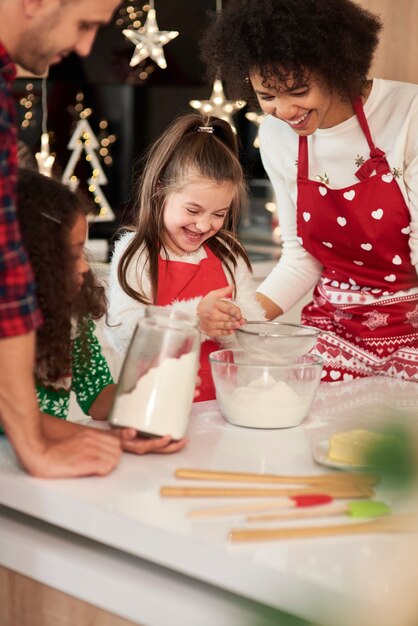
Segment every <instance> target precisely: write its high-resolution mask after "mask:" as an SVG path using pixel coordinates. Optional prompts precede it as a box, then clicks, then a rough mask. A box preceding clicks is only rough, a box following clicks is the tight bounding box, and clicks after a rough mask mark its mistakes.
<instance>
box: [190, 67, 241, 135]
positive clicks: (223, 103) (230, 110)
mask: <svg viewBox="0 0 418 626" xmlns="http://www.w3.org/2000/svg"><path fill="white" fill-rule="evenodd" d="M189 104H190V106H191V107H192V108H193V109H196V110H197V111H200V113H204V114H206V115H213V116H215V117H220V118H221V119H222V120H225V121H226V122H229V124H231V126H232V129H233V131H234V132H237V131H236V128H235V126H234V123H233V121H232V115H233V114H234V113H235V111H239V110H240V109H242V107H243V106H245V102H243V101H241V100H227V99H226V98H225V93H224V89H223V85H222V82H221V81H220V80H219V79H217V80H215V82H214V83H213V89H212V94H211V96H210V98H209V100H190V102H189Z"/></svg>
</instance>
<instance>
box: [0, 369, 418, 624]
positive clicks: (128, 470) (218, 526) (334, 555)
mask: <svg viewBox="0 0 418 626" xmlns="http://www.w3.org/2000/svg"><path fill="white" fill-rule="evenodd" d="M417 408H418V387H417V386H416V385H415V384H414V383H402V382H396V381H389V380H387V379H369V380H362V381H352V382H350V383H341V384H334V385H326V386H323V387H321V389H320V392H319V393H318V397H317V400H316V401H315V404H314V406H313V408H312V409H311V412H310V416H309V418H308V420H307V421H305V423H304V424H303V425H302V426H300V427H298V428H293V429H285V430H254V429H244V428H239V427H234V426H231V425H229V424H227V423H226V422H225V421H224V419H223V418H222V416H221V414H220V412H219V410H218V408H217V404H216V402H205V403H198V404H196V405H194V408H193V416H192V420H191V424H190V428H189V432H188V436H189V438H190V443H189V445H188V447H187V448H186V449H185V450H184V451H182V452H181V453H179V454H176V455H170V456H162V455H161V456H158V455H152V456H151V455H150V456H144V457H135V456H132V455H129V454H126V455H124V457H123V459H122V462H121V463H120V465H119V467H118V468H117V470H116V471H115V472H114V473H113V474H111V475H110V476H108V477H106V478H84V479H77V480H41V479H34V478H30V477H28V476H27V475H26V474H25V473H24V472H23V471H22V469H21V468H20V466H19V465H18V463H17V461H16V459H15V457H14V455H13V453H12V452H11V450H10V448H9V445H8V443H7V441H6V440H4V439H2V440H1V441H0V504H2V505H3V506H4V507H7V508H4V509H2V511H3V517H2V519H3V521H2V523H1V527H2V531H3V530H4V529H6V531H7V529H8V532H9V534H10V538H11V540H12V538H13V537H14V541H15V542H17V541H18V536H19V530H18V529H19V528H20V526H19V525H23V526H22V528H23V527H24V525H25V524H26V526H27V527H28V526H29V527H30V522H28V519H29V518H27V517H25V516H21V515H20V514H21V513H23V514H25V515H26V516H32V517H33V518H37V520H39V521H37V522H36V523H35V522H34V523H33V529H32V531H33V533H34V535H36V533H37V532H39V533H44V534H45V533H46V534H48V528H50V529H51V527H50V526H47V524H50V525H53V526H54V527H57V528H54V529H53V533H52V530H51V531H50V532H51V534H53V535H54V536H55V539H56V541H63V542H64V543H63V545H65V543H66V542H69V543H70V544H71V541H73V543H74V546H76V544H77V546H78V547H77V548H76V547H74V549H75V550H76V549H77V550H81V547H80V545H79V544H80V537H82V538H83V537H84V538H87V539H89V540H93V541H94V544H93V543H91V545H90V544H89V545H90V549H91V550H93V551H98V552H100V550H102V551H103V554H102V558H103V559H105V558H107V557H108V556H109V554H108V553H109V551H110V552H111V557H112V559H116V561H117V562H118V563H119V565H120V568H121V572H122V571H123V567H127V564H126V559H128V560H129V567H131V568H133V569H134V570H135V563H137V564H138V567H139V565H140V564H141V567H142V568H144V567H145V568H146V563H147V562H149V564H148V567H157V568H161V569H160V573H161V572H163V574H162V576H163V577H164V576H166V577H170V576H172V577H173V580H174V578H175V577H178V576H180V578H181V580H182V584H185V585H187V583H186V582H185V581H187V580H188V578H187V577H189V579H190V581H200V582H199V583H196V584H198V585H200V584H201V583H206V584H209V585H211V586H213V587H210V589H212V590H213V588H219V589H220V590H222V591H226V592H229V593H232V594H237V595H239V596H242V597H243V598H246V599H248V600H249V601H255V602H259V603H261V604H263V605H266V606H268V607H273V608H277V609H280V610H283V611H287V612H289V613H292V614H295V615H298V616H300V617H304V618H306V619H311V620H315V621H317V622H321V623H324V624H332V625H333V626H336V624H338V626H345V624H347V625H348V624H350V625H351V626H352V625H353V624H356V626H359V625H360V624H361V623H362V622H361V620H363V621H364V619H365V616H368V617H367V620H368V621H367V620H366V621H364V623H365V624H367V625H368V626H371V624H374V623H375V622H374V621H371V620H370V618H371V616H376V620H377V621H376V624H377V623H379V624H382V625H383V624H384V623H388V624H391V626H394V622H393V615H394V613H393V612H394V611H396V615H399V607H398V604H399V602H398V601H399V597H400V594H403V595H405V594H406V593H407V590H408V584H409V583H411V585H412V586H413V588H411V589H410V590H408V598H411V597H412V598H414V597H416V592H417V591H418V589H417V581H416V579H415V580H414V581H412V580H411V577H410V576H409V574H408V567H409V566H411V564H412V563H413V562H414V560H413V558H412V550H411V540H410V538H409V537H406V536H389V535H379V536H378V535H375V536H370V535H363V536H352V537H351V536H347V537H341V538H328V539H320V540H318V539H310V540H293V541H287V542H279V541H276V542H274V541H268V542H262V543H256V544H254V543H251V544H248V545H232V544H230V543H229V542H228V539H227V535H228V530H229V529H230V528H232V527H233V526H237V525H240V524H239V523H238V522H240V521H241V520H239V519H235V520H234V519H233V518H223V519H217V520H209V521H197V520H195V521H191V520H189V519H187V518H186V512H187V511H188V510H190V509H191V508H196V506H208V505H210V504H214V502H213V501H209V499H200V498H199V499H196V498H194V499H163V498H161V497H160V495H159V489H160V487H161V486H162V485H169V484H178V483H180V481H179V480H178V479H175V478H174V471H175V469H176V468H178V467H197V468H207V469H218V470H232V471H247V472H258V473H280V474H304V473H323V472H325V471H327V470H326V468H323V467H321V466H318V465H316V464H315V463H314V461H313V459H312V454H311V445H313V444H314V443H315V442H318V441H321V440H323V439H324V438H327V437H328V436H329V434H330V433H331V432H333V431H338V430H346V429H350V428H355V427H359V426H361V427H373V425H376V424H380V423H381V422H382V420H383V419H386V417H387V416H389V415H393V414H394V412H396V420H398V421H399V420H401V421H402V420H405V421H406V422H409V421H411V420H413V419H414V416H416V414H417ZM181 484H182V485H183V484H184V485H187V484H192V483H191V481H181ZM208 484H209V483H208ZM385 497H386V498H387V497H388V494H385ZM389 497H390V499H391V500H392V504H394V506H395V507H397V506H402V502H399V501H398V500H399V498H397V494H393V493H392V494H389ZM8 509H11V511H10V510H8ZM14 512H18V513H14ZM341 521H342V522H343V523H344V522H346V521H347V520H346V519H342V520H341V519H340V522H341ZM293 523H295V522H293ZM298 523H299V524H301V523H302V522H298ZM304 523H305V524H306V522H304ZM308 523H312V522H308ZM327 523H337V522H336V521H335V520H331V522H330V521H329V520H328V522H327ZM287 524H289V522H287ZM65 531H70V532H71V533H72V534H70V533H66V532H65ZM62 534H63V535H65V537H62V536H61V535H62ZM58 535H59V536H58ZM4 537H5V535H4V536H3V543H1V541H0V564H3V565H5V566H8V567H11V568H12V569H13V558H12V556H11V554H10V553H9V554H8V556H5V554H6V552H7V550H6V544H7V542H6V544H5V539H4ZM22 540H23V537H22ZM25 540H26V541H29V539H28V537H26V539H25ZM33 541H34V542H35V543H36V537H35V536H34V538H33ZM100 544H102V546H101V545H100ZM57 545H58V544H57ZM84 547H85V546H84ZM414 548H415V546H414ZM105 552H106V554H105ZM76 553H77V552H75V553H74V554H73V553H72V551H71V550H67V558H68V559H69V560H71V559H72V560H73V561H74V567H76V565H77V560H76V559H75V554H76ZM61 556H62V554H61ZM45 558H47V557H46V556H45ZM62 558H63V561H62V564H61V567H62V572H64V571H65V567H66V566H65V558H64V557H62ZM109 558H110V557H109ZM135 559H137V560H135ZM17 563H19V566H18V565H17ZM23 563H24V558H23V556H22V557H21V558H20V560H19V558H18V556H16V565H15V569H16V570H17V571H22V573H24V572H23V570H24V569H25V567H24V564H23ZM144 564H145V565H144ZM98 567H100V566H98ZM35 570H36V568H34V567H33V564H32V566H29V565H28V566H27V575H32V576H33V575H34V572H35ZM118 571H119V570H118ZM136 571H139V570H136ZM35 574H36V572H35ZM148 574H149V573H148ZM144 576H145V573H144ZM120 577H121V578H120V580H119V582H120V581H121V580H123V575H122V573H121V574H120ZM56 578H57V580H58V578H59V576H58V575H57V577H56ZM118 578H119V574H118ZM151 578H152V577H151ZM128 579H129V580H131V577H130V576H129V574H127V580H128ZM144 580H145V579H144ZM49 584H51V583H49ZM173 584H174V583H173ZM151 586H152V585H151ZM195 586H196V585H195ZM76 587H77V585H76ZM194 589H195V587H194ZM76 591H77V590H76V589H73V590H72V591H71V592H72V593H73V595H77V593H76ZM195 591H196V589H195ZM68 592H70V591H68ZM213 593H215V591H213ZM79 595H80V597H83V598H84V599H87V600H89V598H86V597H84V596H83V594H82V592H81V591H80V592H79ZM215 595H216V594H215ZM115 597H116V596H115ZM193 597H194V596H193ZM193 597H192V595H191V598H190V602H191V603H192V602H193V601H194V600H193ZM95 600H96V599H95V598H94V597H91V598H90V601H92V602H93V601H95ZM214 602H215V600H214ZM216 602H218V603H219V602H220V599H219V597H218V598H217V600H216ZM196 603H197V605H198V601H197V600H196ZM105 605H106V603H105ZM106 607H107V608H109V606H108V605H106ZM110 608H111V607H110ZM117 609H118V605H117V599H115V603H114V606H113V610H114V612H116V613H118V614H120V615H124V616H125V617H127V618H129V619H132V620H133V621H135V620H137V621H140V619H143V620H144V619H145V618H144V616H143V615H142V614H141V613H140V609H139V608H137V611H138V612H137V614H135V611H134V610H133V608H132V611H128V610H127V609H126V606H124V607H123V610H122V607H120V610H119V612H118V610H117ZM208 610H209V609H208ZM248 610H249V609H248ZM237 615H238V613H237ZM385 619H387V622H385ZM391 620H392V621H391ZM144 623H146V624H150V626H154V623H155V624H157V623H158V624H159V623H163V621H162V620H160V621H158V620H157V618H155V622H152V621H149V622H144ZM173 623H174V622H173ZM179 623H180V622H179ZM182 623H184V624H185V623H186V622H185V621H183V622H182ZM201 623H202V624H203V623H206V622H203V621H202V622H201ZM213 623H214V624H215V623H217V622H213ZM219 623H220V622H219ZM244 623H245V622H244V621H243V619H242V616H241V618H238V617H236V621H234V619H232V617H231V619H230V621H229V624H230V626H233V625H235V624H237V626H241V625H243V624H244ZM250 623H251V622H248V624H250ZM195 625H196V626H200V623H199V622H195Z"/></svg>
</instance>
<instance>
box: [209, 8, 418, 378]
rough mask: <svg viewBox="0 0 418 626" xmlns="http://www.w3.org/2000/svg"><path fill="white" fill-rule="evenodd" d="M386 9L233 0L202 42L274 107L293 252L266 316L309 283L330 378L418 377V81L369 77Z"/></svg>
mask: <svg viewBox="0 0 418 626" xmlns="http://www.w3.org/2000/svg"><path fill="white" fill-rule="evenodd" d="M380 28H381V24H380V20H379V19H378V17H376V16H375V15H373V14H372V13H370V12H368V11H366V10H365V9H363V8H361V7H360V6H359V5H358V4H355V3H354V2H351V1H350V0H327V1H326V2H324V1H323V0H229V2H228V3H227V4H226V7H225V9H224V11H223V12H222V14H221V15H220V16H219V19H218V20H217V22H216V23H215V24H214V25H213V27H212V28H211V29H210V30H209V32H208V33H207V36H206V39H205V42H204V45H203V54H204V58H205V60H206V62H207V63H208V65H209V67H210V68H211V71H212V73H213V74H216V75H217V76H219V77H220V78H222V79H223V80H225V82H226V84H227V86H228V87H229V90H230V91H229V95H230V96H231V97H235V98H241V99H247V100H249V99H251V98H253V99H254V96H256V98H257V100H258V103H259V105H260V106H261V108H262V110H263V112H264V113H265V114H266V117H265V120H264V121H263V123H262V125H261V128H260V146H261V157H262V161H263V164H264V167H265V169H266V172H267V174H268V176H269V178H270V180H271V182H272V184H273V187H274V191H275V195H276V199H277V207H278V214H279V222H280V226H281V232H282V238H283V255H282V257H281V259H280V261H279V263H278V265H277V266H276V268H275V269H273V271H272V273H271V274H270V276H268V277H267V279H266V280H265V281H264V282H263V283H262V284H261V286H260V287H259V293H258V297H259V301H260V302H261V303H262V304H263V306H264V308H265V310H266V313H267V316H268V317H269V318H273V317H276V316H277V315H280V314H281V313H283V312H284V311H286V310H287V309H289V308H290V307H291V306H292V305H293V304H294V303H296V302H297V301H298V300H299V299H300V298H301V297H302V296H303V295H304V294H305V293H307V292H308V291H309V290H310V289H311V287H314V293H313V301H312V302H311V303H310V304H308V305H307V306H305V307H304V309H303V312H302V322H303V323H304V324H309V325H313V326H317V327H319V328H321V329H322V330H323V331H326V332H324V333H323V334H322V336H321V338H320V340H319V342H318V344H317V348H316V350H317V352H318V353H319V354H321V355H322V356H323V358H324V361H325V368H324V372H323V376H324V380H325V381H328V382H332V381H340V380H343V379H344V380H346V379H351V378H358V377H365V376H372V375H385V376H393V377H399V378H403V379H409V380H413V381H418V339H417V337H418V335H417V329H418V278H417V269H418V86H416V85H411V84H406V83H399V82H393V81H388V80H381V79H377V78H375V79H373V80H369V79H368V72H369V69H370V65H371V61H372V58H373V54H374V51H375V48H376V46H377V43H378V34H379V30H380Z"/></svg>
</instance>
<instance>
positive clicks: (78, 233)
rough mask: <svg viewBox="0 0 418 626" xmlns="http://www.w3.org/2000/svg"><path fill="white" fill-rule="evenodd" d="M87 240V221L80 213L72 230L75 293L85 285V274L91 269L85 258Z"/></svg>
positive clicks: (71, 244)
mask: <svg viewBox="0 0 418 626" xmlns="http://www.w3.org/2000/svg"><path fill="white" fill-rule="evenodd" d="M86 238H87V219H86V216H85V215H83V214H82V213H78V214H77V217H76V220H75V223H74V226H73V227H72V229H71V230H70V250H71V256H72V258H73V263H74V265H73V267H74V287H75V291H76V292H78V291H80V289H81V287H82V286H83V283H84V274H86V273H87V272H88V271H89V269H90V267H89V264H88V263H87V261H86V259H85V256H84V246H85V244H86Z"/></svg>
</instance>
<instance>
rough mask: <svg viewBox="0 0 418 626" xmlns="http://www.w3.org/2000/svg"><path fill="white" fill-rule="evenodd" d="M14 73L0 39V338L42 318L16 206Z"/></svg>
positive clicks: (26, 329) (28, 327)
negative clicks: (12, 86) (12, 89)
mask: <svg viewBox="0 0 418 626" xmlns="http://www.w3.org/2000/svg"><path fill="white" fill-rule="evenodd" d="M15 77H16V68H15V66H14V65H13V63H12V60H11V59H10V57H9V55H8V53H7V51H6V50H5V48H4V47H3V45H2V43H1V42H0V339H1V338H4V337H11V336H13V335H22V334H24V333H27V332H29V331H31V330H33V329H35V328H36V327H37V326H39V324H40V323H41V321H42V318H41V314H40V311H39V309H38V306H37V303H36V297H35V284H34V282H33V275H32V269H31V267H30V265H29V260H28V257H27V255H26V252H25V250H24V249H23V247H22V241H21V237H20V231H19V225H18V222H17V217H16V209H15V200H16V191H15V187H16V175H17V128H16V111H15V103H14V99H13V95H12V92H11V85H12V82H13V80H14V78H15Z"/></svg>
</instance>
